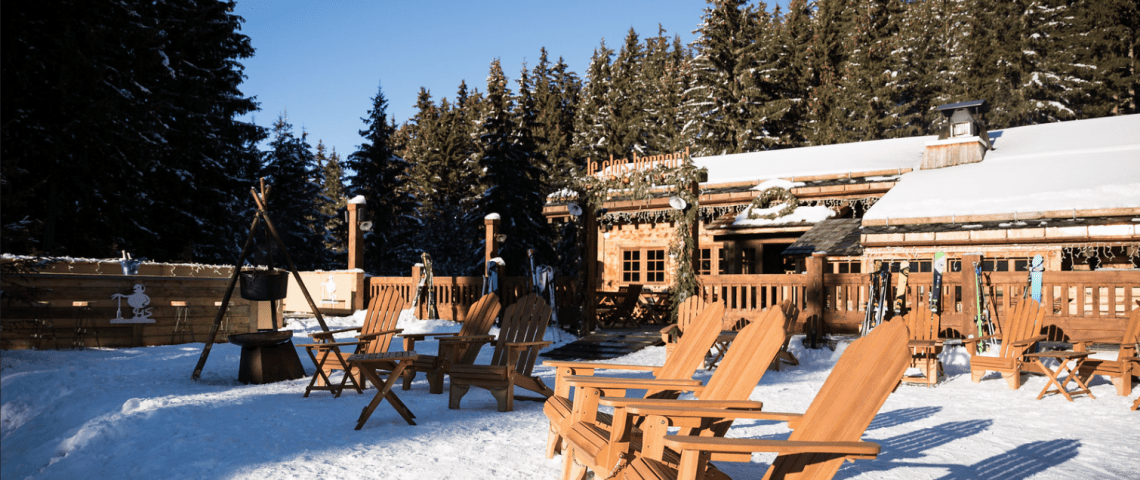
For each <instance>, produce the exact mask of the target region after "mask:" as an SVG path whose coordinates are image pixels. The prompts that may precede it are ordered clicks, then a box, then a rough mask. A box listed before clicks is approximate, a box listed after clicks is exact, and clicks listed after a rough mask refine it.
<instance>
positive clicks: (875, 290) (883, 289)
mask: <svg viewBox="0 0 1140 480" xmlns="http://www.w3.org/2000/svg"><path fill="white" fill-rule="evenodd" d="M900 272H901V273H900V275H899V285H898V288H897V289H896V293H895V298H894V302H893V303H894V305H893V306H894V314H895V315H901V314H902V308H903V300H904V299H905V295H906V282H907V275H908V274H909V273H910V262H902V264H901V269H900ZM870 276H871V285H870V287H869V288H868V289H867V308H866V309H864V314H863V324H862V325H861V326H860V327H859V333H860V335H863V336H865V335H867V334H868V333H871V329H873V328H875V327H876V326H878V325H879V324H881V323H883V320H885V319H886V316H887V310H888V309H889V308H890V306H888V305H889V302H888V300H887V292H888V291H890V289H891V264H890V262H880V263H879V268H877V269H875V270H872V271H871V273H870Z"/></svg>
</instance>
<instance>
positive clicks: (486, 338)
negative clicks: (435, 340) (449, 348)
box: [439, 335, 495, 345]
mask: <svg viewBox="0 0 1140 480" xmlns="http://www.w3.org/2000/svg"><path fill="white" fill-rule="evenodd" d="M493 341H495V336H494V335H463V336H459V335H456V336H454V337H443V338H440V339H439V343H440V345H442V344H444V343H483V342H493Z"/></svg>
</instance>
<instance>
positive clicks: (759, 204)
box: [748, 187, 799, 220]
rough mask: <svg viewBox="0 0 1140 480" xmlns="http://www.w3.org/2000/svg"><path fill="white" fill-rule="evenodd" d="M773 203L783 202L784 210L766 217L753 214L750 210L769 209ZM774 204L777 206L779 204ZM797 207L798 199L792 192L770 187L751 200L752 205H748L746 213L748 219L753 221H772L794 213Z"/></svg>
mask: <svg viewBox="0 0 1140 480" xmlns="http://www.w3.org/2000/svg"><path fill="white" fill-rule="evenodd" d="M774 202H783V204H784V208H782V209H780V211H779V212H776V213H770V214H767V215H760V214H757V213H753V212H752V210H751V209H756V208H760V209H764V208H771V207H772V205H773V203H774ZM775 204H776V205H779V203H775ZM797 206H799V199H798V198H796V196H795V195H793V194H792V192H790V191H788V190H787V189H785V188H782V187H771V188H767V189H765V190H764V192H763V193H761V194H760V196H759V197H756V198H754V199H752V205H749V208H750V210H749V211H748V218H750V219H753V220H755V219H759V218H766V219H768V220H772V219H776V218H780V217H783V216H785V215H789V214H791V213H792V212H794V211H796V207H797Z"/></svg>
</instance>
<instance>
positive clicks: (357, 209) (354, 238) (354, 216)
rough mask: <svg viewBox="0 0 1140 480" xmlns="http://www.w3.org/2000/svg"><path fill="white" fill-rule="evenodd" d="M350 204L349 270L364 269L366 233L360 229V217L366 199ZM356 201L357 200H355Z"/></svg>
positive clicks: (361, 198)
mask: <svg viewBox="0 0 1140 480" xmlns="http://www.w3.org/2000/svg"><path fill="white" fill-rule="evenodd" d="M358 198H360V202H359V203H356V202H349V204H348V205H347V207H348V269H349V270H357V269H359V270H363V269H364V231H363V230H361V229H360V216H361V215H362V214H363V213H364V211H363V210H364V199H363V197H358ZM353 200H356V199H353Z"/></svg>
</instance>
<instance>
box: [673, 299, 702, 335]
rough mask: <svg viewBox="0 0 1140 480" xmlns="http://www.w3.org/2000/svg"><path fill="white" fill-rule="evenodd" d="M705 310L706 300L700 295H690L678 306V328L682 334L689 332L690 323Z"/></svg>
mask: <svg viewBox="0 0 1140 480" xmlns="http://www.w3.org/2000/svg"><path fill="white" fill-rule="evenodd" d="M704 311H705V301H704V299H702V298H701V297H700V296H699V295H689V298H686V299H685V301H683V302H681V305H679V306H678V307H677V329H678V330H680V331H681V333H682V334H684V333H686V332H688V328H689V324H691V323H693V321H694V320H696V319H697V317H698V316H700V314H701V312H704Z"/></svg>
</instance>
